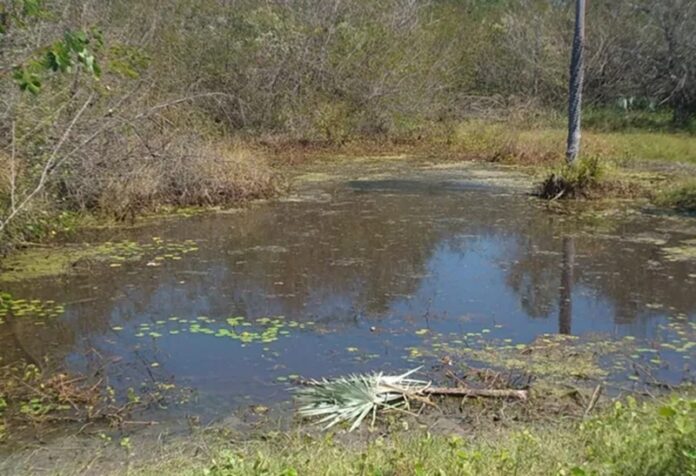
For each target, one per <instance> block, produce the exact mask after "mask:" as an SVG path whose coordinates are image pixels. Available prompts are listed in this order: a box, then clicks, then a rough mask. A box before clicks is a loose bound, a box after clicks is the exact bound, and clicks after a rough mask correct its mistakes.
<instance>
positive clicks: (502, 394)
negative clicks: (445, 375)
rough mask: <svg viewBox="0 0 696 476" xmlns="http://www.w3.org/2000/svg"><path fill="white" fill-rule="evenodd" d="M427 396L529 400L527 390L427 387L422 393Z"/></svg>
mask: <svg viewBox="0 0 696 476" xmlns="http://www.w3.org/2000/svg"><path fill="white" fill-rule="evenodd" d="M422 393H425V394H427V395H445V396H452V397H485V398H516V399H518V400H522V401H526V400H527V399H528V398H529V392H528V391H527V390H512V389H485V388H463V387H428V388H426V389H424V390H423V391H422Z"/></svg>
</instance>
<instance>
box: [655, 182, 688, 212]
mask: <svg viewBox="0 0 696 476" xmlns="http://www.w3.org/2000/svg"><path fill="white" fill-rule="evenodd" d="M656 203H657V204H658V205H661V206H664V207H669V208H675V209H677V210H680V211H683V212H690V213H696V180H693V179H692V180H690V181H687V182H683V183H680V184H677V185H674V186H672V187H670V188H669V189H667V190H666V191H664V192H662V193H661V194H660V195H659V196H658V197H657V200H656Z"/></svg>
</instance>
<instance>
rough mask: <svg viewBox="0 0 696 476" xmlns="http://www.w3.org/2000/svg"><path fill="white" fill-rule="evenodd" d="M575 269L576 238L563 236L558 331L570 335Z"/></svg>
mask: <svg viewBox="0 0 696 476" xmlns="http://www.w3.org/2000/svg"><path fill="white" fill-rule="evenodd" d="M574 271H575V239H574V238H573V237H572V236H566V237H564V238H563V269H562V271H561V285H560V286H559V290H560V299H559V302H558V333H559V334H565V335H570V334H571V329H572V324H573V279H574V278H573V274H574Z"/></svg>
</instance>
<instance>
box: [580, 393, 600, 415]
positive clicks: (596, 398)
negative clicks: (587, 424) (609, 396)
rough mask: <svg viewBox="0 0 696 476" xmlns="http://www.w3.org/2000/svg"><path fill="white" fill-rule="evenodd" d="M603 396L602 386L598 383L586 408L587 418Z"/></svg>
mask: <svg viewBox="0 0 696 476" xmlns="http://www.w3.org/2000/svg"><path fill="white" fill-rule="evenodd" d="M601 396H602V386H601V385H597V387H595V390H594V392H592V397H591V398H590V403H589V404H588V405H587V408H586V409H585V415H584V417H585V418H587V417H588V416H590V413H591V412H592V410H594V407H595V405H597V402H598V401H599V397H601Z"/></svg>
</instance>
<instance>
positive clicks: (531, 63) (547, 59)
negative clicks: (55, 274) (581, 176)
mask: <svg viewBox="0 0 696 476" xmlns="http://www.w3.org/2000/svg"><path fill="white" fill-rule="evenodd" d="M28 1H32V3H40V4H41V5H40V7H41V12H40V14H39V15H33V16H31V17H28V18H27V19H26V21H22V22H19V21H14V22H12V21H10V16H9V14H8V12H9V11H11V10H12V9H13V8H14V9H15V10H16V9H17V8H20V7H22V5H23V2H22V0H3V1H2V2H0V4H1V5H2V6H0V21H2V22H5V26H6V28H4V30H5V33H4V34H2V35H0V137H1V140H0V145H1V146H2V148H1V149H0V216H4V217H6V216H7V215H8V214H9V213H10V212H11V210H12V209H13V207H17V205H18V202H21V201H22V199H23V198H26V197H27V196H29V195H30V194H31V192H32V191H33V190H34V189H35V187H36V185H37V184H38V183H40V181H41V174H42V173H43V172H44V166H45V164H46V163H47V162H49V161H50V162H51V163H52V164H53V165H51V167H49V170H48V172H49V174H48V175H49V176H48V177H47V178H46V184H45V187H43V188H42V189H41V191H40V192H39V193H37V194H35V195H34V196H32V198H31V203H30V205H28V206H27V207H26V209H25V210H24V211H23V212H22V214H21V215H22V216H21V219H19V217H18V219H17V220H15V221H13V224H12V226H10V225H8V226H7V227H6V230H5V231H6V232H10V234H15V235H20V236H23V237H25V238H30V237H31V235H32V233H36V234H38V233H41V232H45V231H46V230H45V228H46V226H48V225H46V223H45V222H44V217H47V216H55V214H56V213H58V212H60V213H65V212H74V211H84V210H90V211H101V212H105V213H108V214H113V215H114V216H116V217H118V218H126V217H128V216H131V215H133V214H135V213H137V212H139V211H141V210H147V209H153V208H156V207H158V206H161V205H176V206H181V205H208V204H223V203H228V202H231V201H236V200H240V199H246V198H254V197H261V196H267V195H269V194H272V193H273V192H274V191H275V190H276V188H277V186H278V181H277V178H276V177H275V174H274V171H273V168H272V167H271V166H270V165H269V164H268V163H267V161H266V159H265V158H264V156H265V155H264V153H263V152H262V151H261V149H260V148H263V147H264V146H268V145H269V144H271V145H273V144H275V145H276V146H277V145H278V144H296V145H302V146H307V145H324V146H325V145H333V146H341V145H344V144H346V143H350V142H354V141H366V140H369V141H377V142H384V143H390V144H395V143H396V144H399V143H402V144H407V143H412V142H414V141H433V142H437V141H440V142H444V143H451V142H453V141H457V140H458V141H460V142H462V143H466V141H467V140H468V141H470V142H471V139H470V137H471V136H470V135H467V134H466V131H467V130H468V129H467V127H468V128H469V129H472V127H473V129H476V128H477V127H476V124H477V123H476V122H471V121H487V122H488V123H490V122H495V123H498V124H502V125H500V126H499V129H493V131H496V130H497V131H499V134H498V133H496V132H493V133H492V134H493V135H494V137H488V138H487V137H477V138H476V140H475V141H474V142H476V141H486V140H489V141H502V142H505V141H506V140H507V139H506V137H505V134H509V133H510V132H509V131H510V130H511V126H509V124H511V123H512V122H515V123H517V124H520V123H522V124H526V125H528V126H531V125H533V124H537V123H540V122H553V121H556V123H560V118H562V115H563V111H564V109H565V95H566V89H567V75H568V71H567V70H568V66H567V65H568V61H569V49H570V44H571V35H572V26H573V11H574V10H573V8H574V2H572V1H569V0H430V1H426V0H379V1H376V0H264V1H258V0H47V1H44V2H40V1H37V0H24V2H28ZM587 27H588V32H587V38H588V44H587V48H588V51H587V73H586V78H587V83H586V98H587V103H586V104H587V108H588V111H590V112H591V111H594V113H590V116H589V117H588V125H590V126H591V127H592V126H593V125H594V126H595V127H598V128H604V129H613V128H619V129H620V128H623V127H628V126H636V127H648V128H651V127H652V128H666V129H682V130H687V131H688V130H689V128H691V130H693V118H694V114H695V112H696V35H695V34H694V31H696V2H694V1H693V0H661V1H659V2H656V1H653V0H631V1H629V0H594V1H592V3H591V4H590V7H589V9H588V18H587ZM94 29H99V30H100V31H101V32H102V35H103V39H104V44H103V46H96V45H95V46H94V54H95V57H96V59H97V61H98V62H99V64H100V66H101V69H102V74H101V76H100V78H99V79H98V80H96V79H95V78H93V77H92V76H91V75H90V74H87V73H86V72H85V71H84V68H80V67H75V68H71V69H70V71H67V72H65V74H51V75H49V76H48V77H46V78H45V79H44V80H43V84H42V89H41V91H40V93H38V94H31V93H29V92H27V91H22V90H21V89H20V88H19V87H18V84H17V81H16V79H15V78H14V77H13V74H12V73H13V71H14V70H15V68H16V67H17V66H21V65H23V64H25V63H27V62H28V61H31V60H32V59H34V58H36V57H40V56H41V55H42V54H44V53H43V51H44V49H45V47H46V45H50V44H51V43H52V42H54V41H56V40H58V39H60V38H61V37H62V35H63V34H64V33H65V32H66V31H95V30H94ZM628 110H631V112H632V114H631V115H630V116H629V115H626V113H627V111H628ZM616 111H620V112H621V113H622V114H617V113H616ZM467 121H468V122H467ZM463 124H468V126H465V125H463ZM471 124H474V126H471ZM467 138H468V139H467ZM534 142H538V141H534ZM507 143H508V144H509V140H508V141H507ZM477 144H478V142H476V143H473V144H465V145H467V147H468V149H469V150H471V151H473V152H475V151H476V147H477ZM554 144H555V143H554ZM511 147H512V146H511ZM520 153H521V152H520ZM527 153H528V154H532V155H539V154H541V153H544V152H543V151H535V150H534V148H532V149H531V150H529V151H527Z"/></svg>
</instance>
